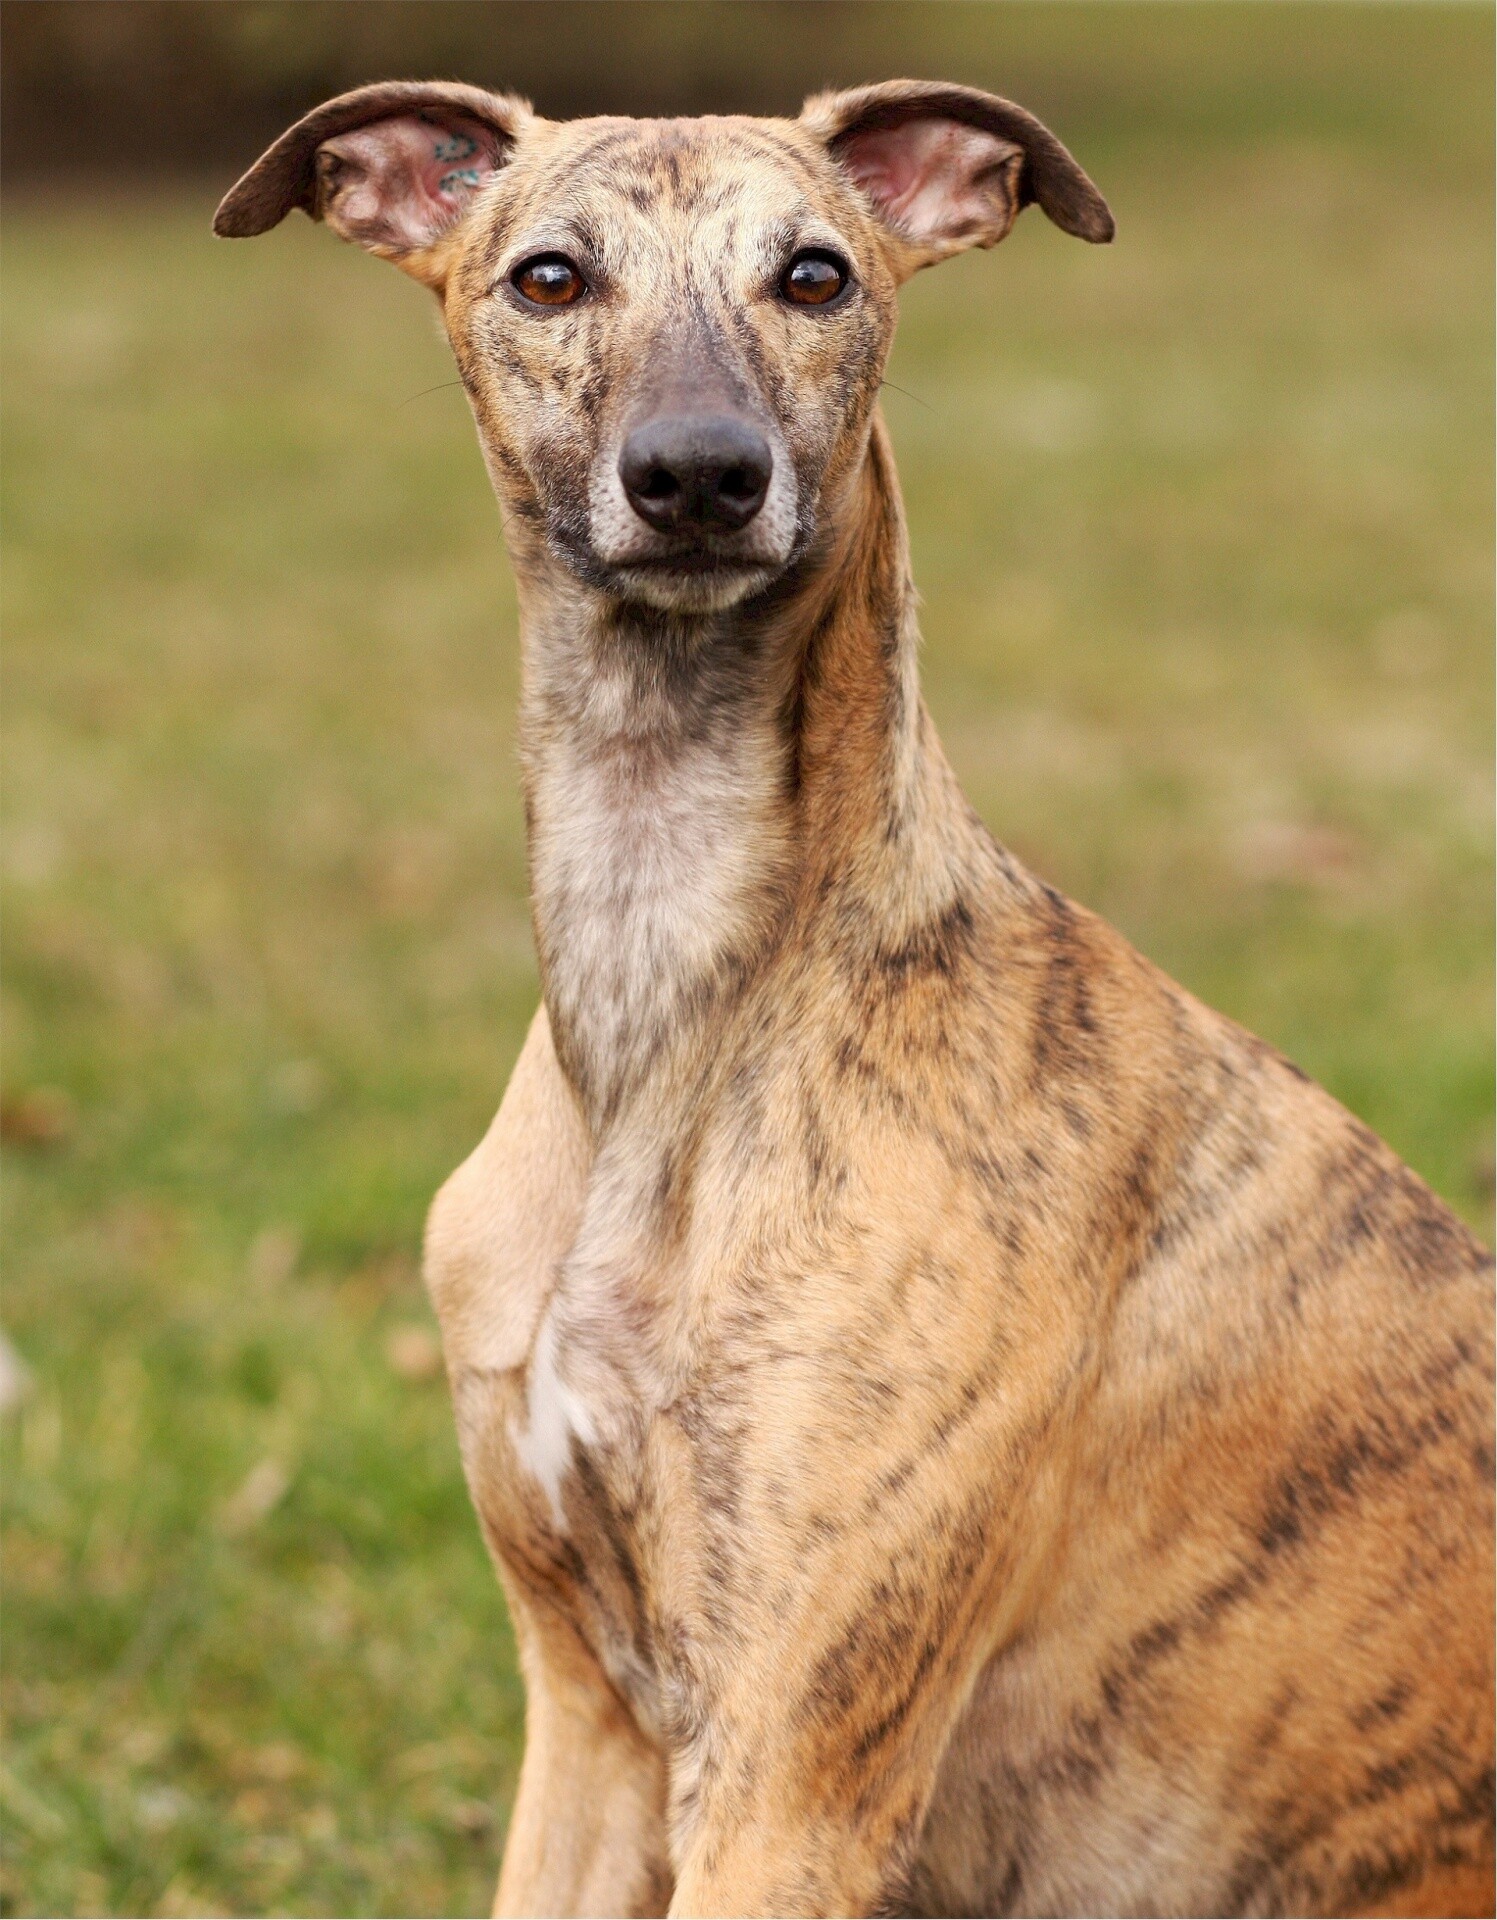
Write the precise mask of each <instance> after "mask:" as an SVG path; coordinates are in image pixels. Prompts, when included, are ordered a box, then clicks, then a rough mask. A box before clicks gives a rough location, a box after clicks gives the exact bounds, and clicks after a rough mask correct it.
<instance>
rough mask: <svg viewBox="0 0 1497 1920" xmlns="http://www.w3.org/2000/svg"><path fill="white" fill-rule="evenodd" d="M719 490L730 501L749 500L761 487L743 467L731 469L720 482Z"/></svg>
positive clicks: (718, 484)
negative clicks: (750, 477)
mask: <svg viewBox="0 0 1497 1920" xmlns="http://www.w3.org/2000/svg"><path fill="white" fill-rule="evenodd" d="M717 490H718V492H719V493H723V494H726V495H727V497H728V498H729V499H730V500H747V499H748V498H749V496H750V495H751V494H755V493H757V492H758V491H759V485H758V482H757V481H754V480H750V479H749V477H748V473H747V471H746V470H745V469H744V468H743V467H729V468H728V470H727V472H726V473H725V474H724V475H723V477H722V478H721V480H719V481H718V483H717Z"/></svg>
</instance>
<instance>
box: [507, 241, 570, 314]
mask: <svg viewBox="0 0 1497 1920" xmlns="http://www.w3.org/2000/svg"><path fill="white" fill-rule="evenodd" d="M510 285H511V286H512V287H513V288H514V289H515V291H516V293H518V294H519V296H520V298H521V299H522V300H528V301H529V302H530V304H531V306H533V307H569V306H571V304H572V302H573V301H574V300H580V299H581V298H582V296H583V294H584V293H586V292H587V282H586V281H585V280H584V279H583V278H582V275H581V274H580V273H579V272H578V271H577V269H576V268H575V267H574V266H573V265H572V263H571V261H570V260H568V259H567V258H566V256H565V255H564V254H560V253H538V254H537V255H536V257H535V258H534V259H533V260H526V261H523V262H522V263H521V264H520V265H519V266H518V267H516V268H515V270H514V272H513V273H512V274H511V275H510Z"/></svg>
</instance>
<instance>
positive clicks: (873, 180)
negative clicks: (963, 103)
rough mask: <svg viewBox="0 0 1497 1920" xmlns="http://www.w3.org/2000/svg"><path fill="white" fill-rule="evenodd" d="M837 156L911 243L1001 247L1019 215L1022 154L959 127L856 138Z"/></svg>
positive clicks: (890, 130)
mask: <svg viewBox="0 0 1497 1920" xmlns="http://www.w3.org/2000/svg"><path fill="white" fill-rule="evenodd" d="M837 153H838V158H839V159H840V160H841V162H842V164H843V166H844V167H846V169H847V171H848V172H849V173H850V174H851V175H852V177H853V178H854V179H855V180H856V181H857V183H858V185H859V186H860V187H861V188H862V189H863V191H864V192H865V193H866V194H867V195H868V197H869V198H870V199H871V200H872V201H873V203H874V205H875V206H876V207H877V208H878V209H879V211H880V212H881V213H882V214H883V215H884V217H885V219H887V220H892V221H893V222H894V223H895V224H896V225H897V226H899V227H901V228H903V230H904V231H905V232H906V233H908V234H909V235H910V237H911V238H912V239H915V240H920V241H924V242H927V243H931V244H941V243H944V242H952V241H957V240H963V239H981V238H986V237H987V236H988V235H989V234H991V236H992V238H993V239H1001V238H1002V236H1003V234H1004V233H1006V232H1007V231H1008V228H1009V225H1010V224H1011V223H1012V221H1013V217H1014V214H1015V212H1016V211H1017V208H1016V206H1015V204H1014V187H1015V184H1016V181H1017V171H1018V164H1019V163H1020V162H1021V161H1022V159H1023V152H1022V149H1021V148H1019V147H1017V146H1015V145H1014V143H1013V142H1012V141H1011V140H1003V139H1000V138H999V136H998V135H997V134H992V133H984V132H983V131H982V130H981V129H980V128H978V127H969V126H965V125H963V124H962V122H960V121H958V120H907V121H905V122H904V124H903V125H902V126H898V127H882V128H878V129H875V130H873V131H871V132H868V133H856V134H853V135H852V136H851V137H850V138H848V139H847V140H845V141H843V142H841V143H840V145H839V147H838V150H837Z"/></svg>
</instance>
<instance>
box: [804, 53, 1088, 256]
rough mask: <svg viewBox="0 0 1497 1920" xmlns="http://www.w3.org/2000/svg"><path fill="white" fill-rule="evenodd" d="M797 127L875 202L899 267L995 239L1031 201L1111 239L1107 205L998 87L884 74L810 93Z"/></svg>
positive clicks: (1074, 229) (1068, 224)
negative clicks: (873, 80)
mask: <svg viewBox="0 0 1497 1920" xmlns="http://www.w3.org/2000/svg"><path fill="white" fill-rule="evenodd" d="M801 123H802V125H804V126H805V127H807V128H808V129H809V130H810V131H811V132H812V133H814V134H816V135H817V136H818V137H819V138H820V139H821V140H823V141H824V142H825V143H826V146H827V149H828V151H829V152H830V153H831V155H832V158H833V159H834V160H836V161H837V163H838V164H839V165H840V166H841V167H842V168H843V169H844V171H845V172H847V173H849V174H851V176H852V178H853V179H854V180H855V181H856V182H857V184H858V186H859V187H860V188H861V189H862V190H863V192H864V193H865V194H866V195H867V196H868V198H869V199H870V200H871V201H872V202H873V206H874V210H875V212H876V213H877V214H878V215H879V216H880V218H881V219H882V220H883V221H884V222H885V224H886V225H887V226H888V227H890V228H891V229H892V231H893V234H894V237H895V239H896V240H897V241H898V242H899V244H900V247H901V250H902V252H903V255H904V259H903V261H902V263H901V264H903V265H904V267H905V268H906V271H907V272H910V273H913V272H914V271H915V270H916V269H917V268H918V267H925V266H930V265H931V264H932V263H933V262H935V261H937V260H944V259H946V258H947V257H948V256H949V255H951V254H953V253H960V252H962V251H963V250H964V249H965V248H967V247H992V246H996V245H997V244H998V242H999V241H1000V240H1001V239H1002V238H1003V237H1004V235H1005V234H1006V233H1007V232H1008V230H1009V228H1010V227H1011V226H1012V225H1013V223H1014V221H1015V219H1016V218H1017V217H1018V214H1019V213H1020V211H1021V209H1023V208H1024V207H1026V206H1027V205H1028V204H1029V202H1030V201H1031V200H1036V201H1038V202H1039V204H1040V206H1041V207H1043V208H1044V210H1045V212H1046V213H1047V214H1049V216H1050V218H1051V219H1052V220H1053V221H1054V222H1055V224H1056V226H1058V227H1061V228H1063V229H1064V230H1065V232H1067V233H1074V234H1075V235H1076V236H1077V237H1078V238H1079V239H1082V240H1092V241H1105V240H1110V239H1111V238H1112V236H1113V218H1112V214H1111V212H1110V211H1109V210H1108V206H1107V202H1106V201H1105V200H1104V199H1103V198H1102V196H1101V194H1100V193H1098V191H1097V189H1096V188H1095V187H1094V186H1093V185H1092V183H1091V181H1090V180H1088V179H1087V177H1086V175H1085V174H1084V173H1083V172H1082V170H1081V168H1080V167H1078V166H1077V164H1076V162H1075V161H1074V160H1073V159H1072V158H1071V156H1070V154H1069V153H1067V152H1066V150H1065V148H1064V147H1063V146H1062V145H1061V144H1060V142H1059V141H1058V140H1057V139H1056V137H1055V135H1054V134H1053V133H1051V132H1050V130H1049V128H1048V127H1044V126H1041V124H1040V122H1039V121H1038V120H1036V119H1035V117H1034V115H1033V114H1030V113H1026V112H1025V111H1024V109H1023V108H1022V107H1016V106H1015V105H1014V104H1013V102H1012V101H1009V100H1000V99H999V98H998V96H997V95H996V94H992V93H979V92H978V91H977V89H976V88H974V87H948V86H941V85H938V84H936V83H933V82H930V81H924V80H891V81H889V82H888V84H887V85H885V86H879V87H855V88H853V89H852V91H850V92H847V93H821V94H816V95H815V96H814V97H813V98H811V99H810V100H808V101H807V102H806V104H805V107H804V109H803V110H802V112H801ZM901 277H903V276H901Z"/></svg>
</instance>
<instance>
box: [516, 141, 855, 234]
mask: <svg viewBox="0 0 1497 1920" xmlns="http://www.w3.org/2000/svg"><path fill="white" fill-rule="evenodd" d="M510 172H511V174H512V176H513V178H512V185H513V189H514V199H513V203H512V204H513V207H514V211H515V212H516V213H518V214H520V215H521V217H530V216H534V215H537V214H542V213H544V212H545V211H547V210H548V209H549V208H550V207H564V208H566V209H567V210H569V211H572V212H575V213H580V214H583V215H585V216H586V215H590V216H592V217H593V218H594V219H597V220H599V221H606V220H609V219H618V218H619V217H620V216H621V215H623V214H625V213H632V214H634V215H636V216H640V217H642V218H644V219H646V220H651V221H654V222H657V223H658V222H660V221H663V220H668V219H670V218H671V217H672V216H679V215H688V216H692V215H694V216H697V217H701V216H703V215H707V214H711V213H713V212H718V211H723V210H726V209H727V208H729V207H732V208H734V209H735V210H737V211H740V212H747V213H758V214H759V215H760V216H762V217H763V218H765V219H772V218H774V217H775V216H777V215H781V216H782V215H784V214H785V213H786V212H787V211H789V210H791V209H793V208H794V207H796V206H797V205H798V204H804V203H810V204H813V205H824V204H826V203H827V202H828V200H834V201H836V202H838V203H839V204H840V203H842V202H844V201H845V200H846V199H848V198H849V197H850V196H849V194H848V183H847V182H846V180H845V179H844V177H843V176H842V174H841V172H840V170H839V169H838V168H837V167H836V166H834V165H833V163H832V161H831V160H830V158H829V157H828V155H827V154H826V152H825V150H824V149H823V148H822V147H821V146H820V145H819V144H818V143H817V142H816V140H815V139H814V138H813V137H811V136H809V135H808V134H807V133H806V132H805V131H804V129H802V128H801V127H800V126H799V125H798V124H797V123H796V122H794V121H790V120H768V119H751V118H749V117H747V116H743V115H706V116H703V117H701V118H698V119H672V120H634V119H624V118H613V117H607V118H603V117H600V118H597V119H588V120H571V121H563V122H560V123H556V122H552V123H549V124H548V125H547V126H546V127H545V128H544V129H539V128H538V129H537V130H536V133H535V134H534V135H532V136H531V137H529V138H526V139H522V141H521V143H520V146H519V149H518V151H517V152H516V155H515V159H514V162H513V163H512V167H511V169H510Z"/></svg>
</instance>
